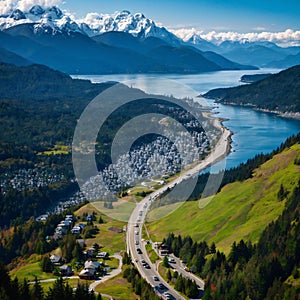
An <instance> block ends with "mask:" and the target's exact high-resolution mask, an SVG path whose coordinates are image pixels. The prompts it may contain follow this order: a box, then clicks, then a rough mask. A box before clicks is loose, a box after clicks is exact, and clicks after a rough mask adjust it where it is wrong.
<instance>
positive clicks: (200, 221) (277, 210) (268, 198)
mask: <svg viewBox="0 0 300 300" xmlns="http://www.w3.org/2000/svg"><path fill="white" fill-rule="evenodd" d="M299 158H300V145H299V144H296V145H294V146H292V147H290V148H289V149H285V150H284V151H283V152H282V153H279V154H277V155H275V156H274V157H273V158H272V159H271V160H269V161H267V162H266V163H264V164H263V165H262V166H260V167H259V168H258V169H256V170H255V171H254V176H253V178H250V179H247V180H245V181H243V182H234V183H231V184H228V185H226V186H225V187H224V188H223V189H222V190H221V192H219V193H218V194H217V195H215V196H214V197H212V198H211V201H210V202H209V204H208V205H207V206H205V207H204V208H199V201H190V202H185V203H184V204H183V205H182V206H181V207H179V208H178V209H177V210H175V211H174V212H173V213H172V214H170V215H168V216H167V217H165V218H163V219H160V220H158V221H155V222H153V223H150V224H147V225H148V226H147V227H148V230H149V232H150V235H151V237H152V239H154V240H157V241H161V240H162V239H163V238H164V237H166V236H167V235H168V233H169V232H174V233H175V234H181V235H182V236H186V235H190V236H191V237H192V238H193V239H195V240H197V241H201V240H205V241H207V242H209V243H211V242H215V243H216V245H217V247H218V248H219V249H220V250H223V251H225V252H227V253H228V251H229V250H230V246H231V245H232V243H233V242H234V241H239V240H241V239H244V240H250V241H252V242H257V241H258V238H259V236H260V234H261V233H262V232H263V230H264V229H265V227H266V226H267V225H268V224H269V223H270V222H272V221H273V220H275V219H276V218H277V217H278V216H279V215H280V214H281V213H282V211H283V209H284V205H285V199H286V197H287V196H288V195H289V194H290V192H291V191H292V190H293V188H294V187H295V186H296V185H297V184H298V181H299V179H300V172H299V170H300V169H299V165H298V164H296V163H297V159H299ZM295 162H296V163H295ZM281 186H282V187H283V191H284V192H282V193H280V190H281ZM201 201H203V200H201ZM204 201H205V199H204ZM161 210H170V207H168V206H166V207H160V208H156V209H154V210H153V211H152V212H150V215H149V217H151V216H153V215H159V214H160V211H161Z"/></svg>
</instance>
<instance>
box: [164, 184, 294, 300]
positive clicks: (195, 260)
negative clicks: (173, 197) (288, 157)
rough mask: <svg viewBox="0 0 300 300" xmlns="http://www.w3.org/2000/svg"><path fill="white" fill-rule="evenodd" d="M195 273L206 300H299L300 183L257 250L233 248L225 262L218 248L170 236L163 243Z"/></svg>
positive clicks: (249, 245) (240, 245) (249, 246)
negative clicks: (203, 289)
mask: <svg viewBox="0 0 300 300" xmlns="http://www.w3.org/2000/svg"><path fill="white" fill-rule="evenodd" d="M164 243H165V244H166V245H167V246H168V248H169V249H170V251H171V252H173V253H174V254H175V255H176V256H178V257H180V258H181V259H182V260H183V261H184V262H186V264H187V266H188V267H189V269H190V271H191V272H194V273H196V274H197V275H199V276H200V277H202V278H204V279H205V291H204V296H203V299H204V300H217V299H218V300H219V299H221V300H222V299H226V300H230V299H247V300H249V299H251V300H274V299H275V300H276V299H278V300H279V299H295V300H297V299H300V286H299V285H297V284H293V282H297V281H299V279H300V272H299V271H300V255H299V253H300V181H299V182H298V185H297V187H296V188H295V189H294V190H293V192H292V193H291V194H290V195H289V197H288V199H287V203H286V206H285V209H284V211H283V213H282V215H281V216H280V217H279V218H278V219H277V220H276V221H273V222H271V223H270V224H269V225H268V226H267V227H266V229H265V230H264V231H263V233H262V235H261V237H260V238H259V241H258V243H257V244H255V245H253V244H252V243H251V242H245V241H244V240H241V241H239V242H234V243H233V244H232V246H231V250H230V253H229V254H228V255H227V256H226V255H225V254H224V253H222V252H220V251H219V250H217V248H216V246H215V244H211V245H210V246H208V245H207V244H206V243H205V242H195V241H193V239H192V238H191V237H184V238H182V237H181V236H180V235H179V236H175V235H174V234H169V236H168V237H167V238H166V239H165V240H164Z"/></svg>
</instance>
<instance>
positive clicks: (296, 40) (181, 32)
mask: <svg viewBox="0 0 300 300" xmlns="http://www.w3.org/2000/svg"><path fill="white" fill-rule="evenodd" d="M171 32H173V33H174V34H175V35H177V36H178V37H180V38H182V39H183V40H187V39H188V37H190V36H191V34H197V35H199V36H200V37H201V38H203V39H205V40H207V41H209V42H213V43H216V44H219V43H221V42H223V41H232V42H235V41H237V42H240V41H249V42H273V43H276V44H280V45H287V46H288V45H300V30H296V31H294V30H292V29H287V30H285V31H281V32H268V31H262V32H248V33H238V32H234V31H228V32H216V31H211V32H208V33H203V31H199V30H196V29H194V28H192V29H175V30H171Z"/></svg>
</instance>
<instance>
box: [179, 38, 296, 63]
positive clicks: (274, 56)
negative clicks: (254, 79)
mask: <svg viewBox="0 0 300 300" xmlns="http://www.w3.org/2000/svg"><path fill="white" fill-rule="evenodd" d="M184 41H185V43H188V44H190V45H192V46H194V47H196V48H198V49H200V50H202V51H214V52H217V53H219V54H220V55H222V56H224V57H226V58H227V59H229V60H234V61H235V62H237V63H240V64H247V65H254V66H257V67H268V68H288V67H291V66H294V65H298V64H300V47H299V46H293V47H286V48H283V47H280V46H278V45H276V44H275V43H272V42H250V41H248V40H243V41H239V42H238V41H224V42H222V43H221V44H219V45H215V44H213V43H211V42H208V41H206V40H204V39H202V38H201V37H200V36H199V35H197V34H196V33H193V34H191V35H187V36H186V37H185V38H184Z"/></svg>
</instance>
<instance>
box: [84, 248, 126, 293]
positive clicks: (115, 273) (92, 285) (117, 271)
mask: <svg viewBox="0 0 300 300" xmlns="http://www.w3.org/2000/svg"><path fill="white" fill-rule="evenodd" d="M112 256H113V257H114V258H116V259H118V260H119V265H118V268H117V269H113V270H112V271H111V272H110V273H109V274H107V275H105V276H104V277H102V278H100V279H99V280H95V281H94V282H93V283H91V284H90V286H89V290H90V291H91V290H93V291H94V290H95V288H96V286H97V285H98V284H100V283H102V282H104V281H106V280H108V279H110V278H113V277H115V276H117V275H118V274H120V273H121V272H122V256H121V255H120V254H118V253H115V254H114V255H112Z"/></svg>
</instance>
